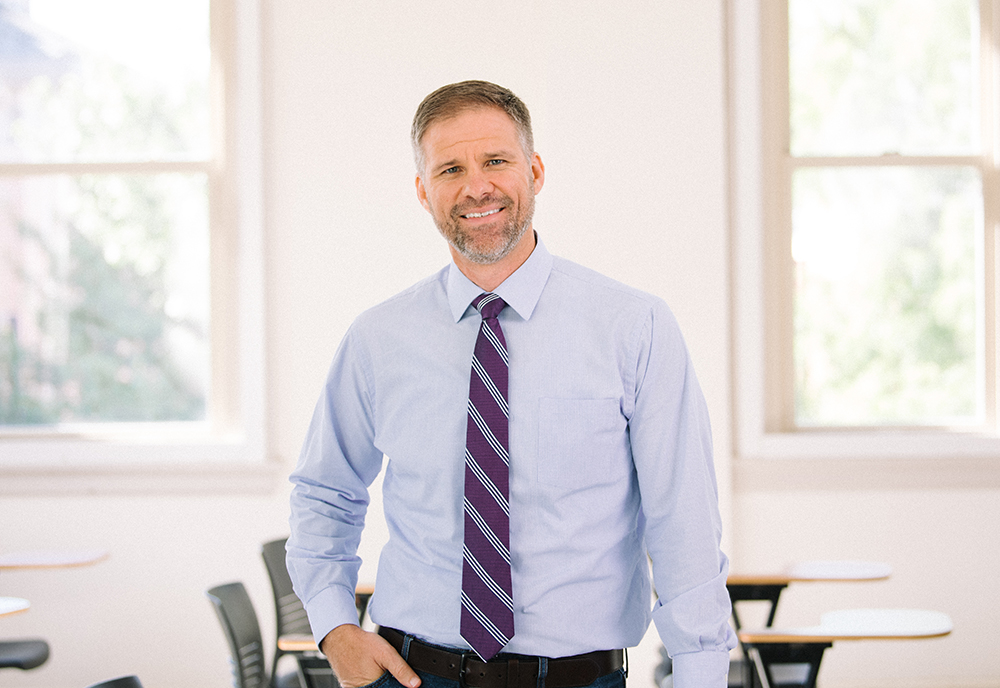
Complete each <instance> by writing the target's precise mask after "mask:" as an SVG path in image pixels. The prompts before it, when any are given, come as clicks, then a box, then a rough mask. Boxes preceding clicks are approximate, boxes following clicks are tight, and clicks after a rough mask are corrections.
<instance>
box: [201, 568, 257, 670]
mask: <svg viewBox="0 0 1000 688" xmlns="http://www.w3.org/2000/svg"><path fill="white" fill-rule="evenodd" d="M206 594H207V595H208V599H209V600H211V601H212V607H213V608H214V609H215V614H216V616H218V617H219V623H220V624H221V625H222V630H223V632H224V633H225V635H226V641H227V642H228V643H229V652H230V666H231V668H232V671H233V688H267V686H268V683H269V681H270V677H269V676H268V671H267V666H266V664H265V662H264V646H263V643H262V642H261V638H260V624H259V622H258V621H257V613H256V612H255V611H254V608H253V602H252V601H251V600H250V595H248V594H247V590H246V588H245V587H244V586H243V583H239V582H235V583H226V584H225V585H217V586H215V587H214V588H211V589H210V590H209V591H208V592H207V593H206Z"/></svg>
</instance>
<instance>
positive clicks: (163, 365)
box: [0, 174, 209, 425]
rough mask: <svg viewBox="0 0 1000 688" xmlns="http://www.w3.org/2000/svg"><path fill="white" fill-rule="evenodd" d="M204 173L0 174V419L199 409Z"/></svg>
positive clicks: (201, 412) (184, 413) (185, 415)
mask: <svg viewBox="0 0 1000 688" xmlns="http://www.w3.org/2000/svg"><path fill="white" fill-rule="evenodd" d="M206 187H207V180H206V177H205V175H201V174H191V175H184V174H162V175H83V176H77V177H71V176H67V175H58V176H40V177H29V178H21V179H17V178H0V371H2V372H0V425H39V424H54V423H62V422H74V421H164V420H201V419H204V418H205V408H206V396H207V390H208V366H209V360H208V359H209V353H208V352H209V348H208V313H209V282H208V274H209V273H208V268H209V258H208V226H207V219H206V218H207V216H208V210H207V188H206Z"/></svg>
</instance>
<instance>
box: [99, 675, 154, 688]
mask: <svg viewBox="0 0 1000 688" xmlns="http://www.w3.org/2000/svg"><path fill="white" fill-rule="evenodd" d="M87 688H142V683H141V682H140V681H139V677H138V676H119V677H118V678H113V679H111V680H110V681H101V682H100V683H93V684H91V685H89V686H87Z"/></svg>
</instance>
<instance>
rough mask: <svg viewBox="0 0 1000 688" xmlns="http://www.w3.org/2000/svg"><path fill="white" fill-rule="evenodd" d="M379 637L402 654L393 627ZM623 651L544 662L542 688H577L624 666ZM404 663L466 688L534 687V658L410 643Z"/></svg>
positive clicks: (381, 631)
mask: <svg viewBox="0 0 1000 688" xmlns="http://www.w3.org/2000/svg"><path fill="white" fill-rule="evenodd" d="M378 633H379V635H380V636H382V637H383V638H385V639H386V640H388V641H389V644H391V645H392V646H393V647H394V648H396V651H397V652H399V653H400V654H402V652H403V638H404V635H403V634H402V633H401V632H399V631H397V630H396V629H394V628H385V627H380V628H379V629H378ZM624 654H625V653H624V651H623V650H599V651H597V652H588V653H587V654H583V655H574V656H572V657H559V658H556V659H550V660H548V671H547V672H546V674H545V688H579V687H580V686H587V685H590V684H591V683H593V682H594V681H596V680H597V679H598V678H600V677H601V676H604V675H605V674H610V673H611V672H612V671H616V670H618V669H621V668H622V666H624ZM406 663H407V664H409V665H410V666H411V667H412V668H413V669H415V670H418V671H424V672H426V673H428V674H433V675H434V676H439V677H441V678H445V679H450V680H452V681H458V682H459V684H460V685H462V686H468V688H536V687H537V685H538V665H539V661H538V658H537V657H529V656H524V655H517V656H516V657H513V656H510V655H507V656H504V657H502V658H494V659H492V660H490V661H489V662H484V661H482V660H481V659H479V656H478V655H476V653H475V652H461V651H459V650H446V649H444V648H440V647H434V646H433V645H428V644H427V643H422V642H420V641H419V640H416V639H412V640H411V641H410V649H409V652H408V654H407V655H406Z"/></svg>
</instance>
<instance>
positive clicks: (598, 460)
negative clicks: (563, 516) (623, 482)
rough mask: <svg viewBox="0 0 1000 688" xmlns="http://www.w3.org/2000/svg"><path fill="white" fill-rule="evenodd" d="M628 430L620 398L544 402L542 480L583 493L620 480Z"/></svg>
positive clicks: (540, 443)
mask: <svg viewBox="0 0 1000 688" xmlns="http://www.w3.org/2000/svg"><path fill="white" fill-rule="evenodd" d="M626 430H627V428H626V420H625V417H624V416H622V414H621V410H620V407H619V404H618V400H617V399H610V398H609V399H552V398H544V399H540V400H539V407H538V482H540V483H545V484H547V485H554V486H559V487H562V488H564V489H580V488H586V487H592V486H597V485H607V484H609V483H613V482H615V481H617V480H619V479H620V478H621V477H623V473H622V470H621V468H622V467H623V466H624V464H625V463H626V461H627V458H628V450H627V435H626Z"/></svg>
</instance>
